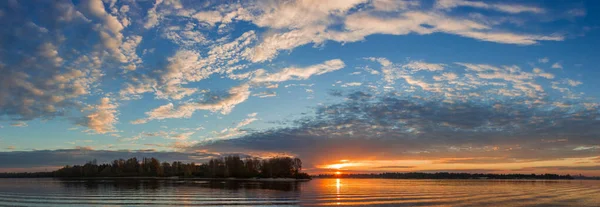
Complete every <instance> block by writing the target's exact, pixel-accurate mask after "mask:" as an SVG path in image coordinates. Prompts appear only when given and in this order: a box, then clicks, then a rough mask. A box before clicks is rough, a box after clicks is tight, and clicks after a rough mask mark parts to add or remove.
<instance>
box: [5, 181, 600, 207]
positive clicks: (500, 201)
mask: <svg viewBox="0 0 600 207" xmlns="http://www.w3.org/2000/svg"><path fill="white" fill-rule="evenodd" d="M204 205H216V206H225V205H235V206H268V205H270V206H299V205H301V206H305V205H333V206H336V205H339V206H348V205H375V206H486V207H490V206H600V181H588V180H571V181H515V180H391V179H314V180H312V181H308V182H284V181H278V182H256V181H244V182H242V181H226V182H223V181H177V180H129V181H128V180H92V181H90V180H70V181H61V180H55V179H48V178H44V179H0V206H204Z"/></svg>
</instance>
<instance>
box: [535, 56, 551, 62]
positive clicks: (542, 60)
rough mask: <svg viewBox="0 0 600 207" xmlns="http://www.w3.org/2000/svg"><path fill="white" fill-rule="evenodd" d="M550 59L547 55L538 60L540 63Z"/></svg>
mask: <svg viewBox="0 0 600 207" xmlns="http://www.w3.org/2000/svg"><path fill="white" fill-rule="evenodd" d="M548 61H550V59H548V58H547V57H544V58H540V59H538V62H540V63H548Z"/></svg>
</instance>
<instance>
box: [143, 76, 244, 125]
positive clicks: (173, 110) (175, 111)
mask: <svg viewBox="0 0 600 207" xmlns="http://www.w3.org/2000/svg"><path fill="white" fill-rule="evenodd" d="M249 89H250V86H249V85H248V84H242V85H239V86H236V87H233V88H231V89H230V90H229V95H228V96H227V97H225V98H223V99H221V100H218V101H216V102H214V103H185V104H182V105H180V106H178V107H175V106H174V105H173V103H169V104H166V105H163V106H160V107H158V108H155V109H153V110H151V111H149V112H146V116H147V117H146V118H144V119H138V120H135V121H132V122H131V123H132V124H142V123H146V122H148V121H150V120H161V119H171V118H189V117H191V116H192V115H193V113H194V112H195V111H197V110H208V111H212V112H221V113H222V114H228V113H230V112H231V110H232V109H233V108H234V107H235V106H236V105H238V104H240V103H242V102H244V101H246V100H247V99H248V97H249V96H250V90H249Z"/></svg>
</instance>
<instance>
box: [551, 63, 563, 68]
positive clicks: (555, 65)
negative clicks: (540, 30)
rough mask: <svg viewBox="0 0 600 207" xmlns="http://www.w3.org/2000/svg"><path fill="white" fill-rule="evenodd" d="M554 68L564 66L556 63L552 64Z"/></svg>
mask: <svg viewBox="0 0 600 207" xmlns="http://www.w3.org/2000/svg"><path fill="white" fill-rule="evenodd" d="M552 68H556V69H563V66H562V65H561V64H560V63H554V64H552Z"/></svg>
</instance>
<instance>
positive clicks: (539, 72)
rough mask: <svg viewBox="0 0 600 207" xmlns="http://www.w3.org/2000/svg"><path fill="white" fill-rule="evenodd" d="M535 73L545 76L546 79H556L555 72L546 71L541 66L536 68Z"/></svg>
mask: <svg viewBox="0 0 600 207" xmlns="http://www.w3.org/2000/svg"><path fill="white" fill-rule="evenodd" d="M533 73H535V74H536V75H537V76H540V77H544V78H546V79H554V74H552V73H545V72H544V71H543V70H542V69H539V68H534V69H533Z"/></svg>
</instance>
